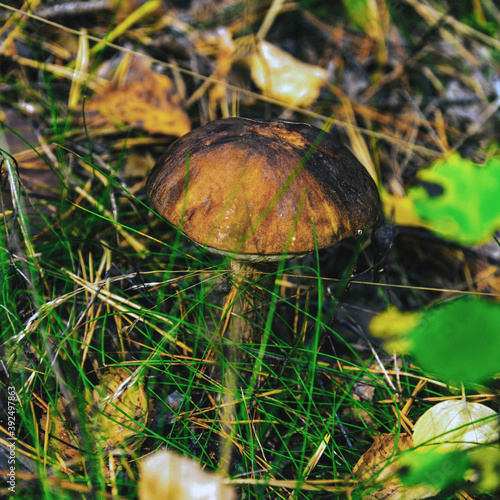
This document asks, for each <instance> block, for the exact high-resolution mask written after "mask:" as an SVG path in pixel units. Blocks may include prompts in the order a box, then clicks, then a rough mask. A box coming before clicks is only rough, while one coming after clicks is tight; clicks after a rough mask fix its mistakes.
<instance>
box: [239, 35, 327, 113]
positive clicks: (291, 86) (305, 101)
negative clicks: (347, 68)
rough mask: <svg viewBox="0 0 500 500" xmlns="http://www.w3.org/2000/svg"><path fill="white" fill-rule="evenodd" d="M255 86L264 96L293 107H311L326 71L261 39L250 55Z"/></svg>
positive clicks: (248, 59)
mask: <svg viewBox="0 0 500 500" xmlns="http://www.w3.org/2000/svg"><path fill="white" fill-rule="evenodd" d="M247 63H248V65H249V67H250V72H251V75H252V79H253V81H254V82H255V85H257V87H259V88H260V89H261V90H262V92H263V93H264V95H265V96H267V97H272V98H274V99H278V100H280V101H283V102H285V103H287V104H293V105H294V106H308V105H309V104H311V103H313V102H314V101H315V100H316V99H317V98H318V95H319V91H320V89H321V87H322V85H323V84H324V83H325V82H326V79H327V72H326V70H324V69H323V68H320V67H319V66H313V65H312V64H306V63H303V62H301V61H299V60H297V59H295V58H294V57H293V56H291V55H290V54H288V53H287V52H284V51H283V50H281V49H279V48H278V47H276V46H274V45H272V44H270V43H268V42H265V41H263V42H261V43H260V44H259V45H258V46H257V48H256V50H255V51H254V52H253V54H252V55H250V56H249V57H248V58H247Z"/></svg>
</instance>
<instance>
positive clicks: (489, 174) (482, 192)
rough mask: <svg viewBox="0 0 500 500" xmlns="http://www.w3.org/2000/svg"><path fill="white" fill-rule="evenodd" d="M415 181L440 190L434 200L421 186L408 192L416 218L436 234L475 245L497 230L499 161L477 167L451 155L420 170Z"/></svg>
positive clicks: (496, 159) (499, 222)
mask: <svg viewBox="0 0 500 500" xmlns="http://www.w3.org/2000/svg"><path fill="white" fill-rule="evenodd" d="M417 177H418V179H419V180H420V181H423V182H425V183H429V184H434V185H437V186H439V187H440V188H442V193H440V194H438V195H436V196H433V195H431V194H429V191H428V190H427V189H425V187H423V186H416V187H412V188H410V189H409V190H408V196H409V197H410V198H411V199H412V200H413V202H414V205H415V209H416V211H417V214H418V216H419V217H420V219H421V220H422V221H423V222H424V223H425V224H426V225H428V226H429V227H430V228H431V229H432V231H434V232H435V233H436V234H438V235H440V236H442V237H443V238H447V239H450V240H453V241H456V242H458V243H460V244H462V245H476V244H478V243H484V242H485V241H487V240H489V239H490V238H491V237H492V235H493V233H494V232H495V231H496V230H498V229H500V201H499V198H498V193H500V157H498V156H496V157H493V158H491V159H490V160H489V161H488V162H487V163H486V164H485V165H483V166H480V165H476V164H474V163H473V162H472V161H471V160H469V159H466V158H462V157H461V156H460V155H459V154H458V153H453V154H451V155H449V156H448V157H446V158H445V159H443V160H438V161H437V162H435V163H434V164H433V165H431V166H430V167H429V168H427V169H423V170H420V171H419V172H418V175H417Z"/></svg>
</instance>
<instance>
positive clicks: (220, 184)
mask: <svg viewBox="0 0 500 500" xmlns="http://www.w3.org/2000/svg"><path fill="white" fill-rule="evenodd" d="M186 176H187V177H186ZM146 192H147V195H148V197H149V198H150V200H151V202H152V204H153V206H154V208H155V210H156V211H157V212H158V213H159V214H160V215H161V216H162V217H164V218H165V219H167V220H168V221H169V222H170V223H172V224H173V225H175V226H177V227H178V228H179V229H180V230H181V231H182V232H183V233H184V234H185V235H186V236H187V237H188V238H190V239H191V240H193V241H194V242H196V243H198V244H200V245H203V246H204V247H207V248H208V249H209V250H212V251H214V252H218V253H223V254H233V255H235V256H236V257H237V258H239V259H245V260H264V261H265V260H277V259H280V258H281V256H282V255H283V254H286V255H302V254H305V253H308V252H311V251H313V250H314V249H315V248H316V245H317V246H318V248H325V247H328V246H330V245H333V244H334V243H337V242H338V241H340V240H342V239H344V238H348V237H350V236H355V235H357V234H359V232H360V231H363V230H365V229H367V228H369V227H370V226H372V225H373V224H374V223H375V222H376V221H377V220H378V219H379V217H380V215H381V204H380V198H379V194H378V190H377V186H376V185H375V183H374V181H373V180H372V178H371V177H370V175H369V173H368V172H367V171H366V169H365V167H363V165H362V164H361V163H359V161H358V160H357V159H356V158H355V157H354V155H353V154H352V153H351V152H350V151H349V150H348V149H347V148H345V147H344V146H342V145H341V144H337V143H336V141H335V140H334V139H333V137H332V136H331V135H329V134H328V133H325V132H323V131H321V130H320V129H318V128H316V127H313V126H310V125H306V124H303V123H295V122H287V121H277V122H258V121H253V120H248V119H244V118H227V119H224V120H217V121H214V122H211V123H208V124H207V125H204V126H202V127H200V128H197V129H195V130H192V131H191V132H189V133H187V134H186V135H184V136H183V137H181V138H180V139H178V140H176V141H175V142H174V143H173V144H172V145H171V146H170V147H169V148H168V149H167V150H166V152H165V153H164V154H163V156H162V157H161V158H160V159H159V160H158V162H157V163H156V165H155V166H154V168H153V170H152V171H151V174H150V176H149V178H148V180H147V184H146ZM313 221H314V226H313ZM315 236H316V239H315Z"/></svg>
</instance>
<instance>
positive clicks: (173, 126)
mask: <svg viewBox="0 0 500 500" xmlns="http://www.w3.org/2000/svg"><path fill="white" fill-rule="evenodd" d="M125 66H126V75H125V76H124V77H123V78H120V77H117V76H115V78H113V79H112V80H111V81H109V82H108V83H107V84H106V85H105V86H104V87H103V88H101V89H100V90H98V91H96V93H95V94H94V95H93V96H92V97H91V98H90V99H88V100H87V101H86V104H85V112H86V113H87V112H88V113H90V114H91V115H92V113H98V114H100V115H101V116H103V117H104V118H105V119H106V120H107V121H108V122H111V123H112V124H114V125H116V126H117V127H123V126H124V125H125V126H131V127H133V128H137V129H142V130H145V131H146V132H150V133H152V134H165V135H175V136H178V137H180V136H182V135H184V134H186V133H187V132H189V131H190V130H191V122H190V120H189V117H188V116H187V114H186V113H185V112H184V110H183V109H182V108H181V105H180V102H181V98H180V96H179V95H178V94H177V92H176V90H175V88H174V84H173V83H172V80H170V78H169V77H168V76H166V75H160V74H158V73H156V72H154V71H153V70H152V69H151V63H150V62H149V61H148V60H147V59H145V58H141V57H137V56H126V57H125V59H123V60H122V62H121V63H120V65H119V67H118V70H117V73H118V74H120V73H121V74H123V73H124V72H125V68H124V67H125Z"/></svg>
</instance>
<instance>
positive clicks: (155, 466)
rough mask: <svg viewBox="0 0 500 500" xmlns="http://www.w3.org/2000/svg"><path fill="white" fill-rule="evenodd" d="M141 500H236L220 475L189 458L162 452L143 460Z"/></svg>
mask: <svg viewBox="0 0 500 500" xmlns="http://www.w3.org/2000/svg"><path fill="white" fill-rule="evenodd" d="M140 474H141V478H140V481H139V500H157V499H165V500H167V499H168V500H170V499H172V500H232V499H234V498H235V494H234V491H233V489H232V488H231V487H229V486H228V485H226V484H224V483H223V477H222V476H221V475H219V474H215V473H210V472H205V471H204V470H202V468H201V467H200V465H199V464H198V463H197V462H196V461H195V460H192V459H190V458H187V457H183V456H180V455H177V454H175V453H172V452H168V451H159V452H157V453H154V454H153V455H151V456H150V457H148V458H146V459H145V460H142V461H141V465H140Z"/></svg>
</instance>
